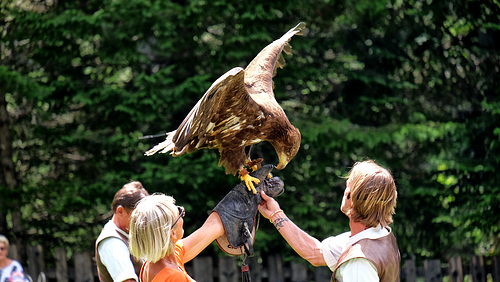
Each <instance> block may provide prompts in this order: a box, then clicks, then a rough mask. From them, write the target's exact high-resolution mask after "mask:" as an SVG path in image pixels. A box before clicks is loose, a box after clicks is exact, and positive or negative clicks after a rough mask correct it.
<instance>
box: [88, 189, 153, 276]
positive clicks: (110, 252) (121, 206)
mask: <svg viewBox="0 0 500 282" xmlns="http://www.w3.org/2000/svg"><path fill="white" fill-rule="evenodd" d="M146 196H149V194H148V192H147V191H146V189H144V187H143V186H142V184H141V183H140V182H139V181H132V182H130V183H127V184H125V185H124V186H123V187H122V188H121V189H120V190H118V192H116V194H115V197H114V198H113V203H112V205H111V209H112V211H113V217H112V218H111V220H110V221H108V223H106V225H104V228H103V229H102V231H101V234H100V235H99V237H98V238H97V240H96V243H95V246H96V251H95V253H96V263H97V272H98V276H99V280H100V281H104V282H112V281H114V282H121V281H127V282H132V281H139V278H138V275H139V271H140V269H141V266H142V261H141V260H139V259H137V258H134V257H133V256H131V255H130V251H129V248H128V244H129V238H128V232H129V223H130V215H131V214H132V211H133V210H134V208H135V206H136V204H137V202H139V201H140V200H141V199H142V198H144V197H146Z"/></svg>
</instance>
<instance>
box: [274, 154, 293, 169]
mask: <svg viewBox="0 0 500 282" xmlns="http://www.w3.org/2000/svg"><path fill="white" fill-rule="evenodd" d="M278 158H279V160H280V162H279V163H278V165H277V166H276V168H277V169H284V168H285V167H286V165H287V164H288V162H289V161H290V160H289V159H288V157H287V156H286V154H285V153H280V154H279V155H278Z"/></svg>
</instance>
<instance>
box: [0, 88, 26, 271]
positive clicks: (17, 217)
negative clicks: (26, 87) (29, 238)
mask: <svg viewBox="0 0 500 282" xmlns="http://www.w3.org/2000/svg"><path fill="white" fill-rule="evenodd" d="M0 163H1V165H2V173H1V177H2V178H1V180H0V181H1V182H0V183H1V184H2V185H5V187H7V191H6V192H7V194H8V195H10V197H9V199H5V197H1V198H0V206H1V207H2V210H1V211H0V233H2V234H9V232H8V229H7V219H6V216H7V214H8V213H9V211H10V213H11V214H12V225H13V233H14V236H15V238H14V239H15V240H14V242H15V243H16V245H17V248H18V249H17V250H18V253H19V256H20V258H21V263H24V262H26V246H25V240H24V237H25V234H26V232H25V230H24V227H23V225H22V224H21V211H20V209H19V208H15V207H16V206H17V207H19V205H16V204H15V203H16V200H18V199H19V195H18V192H17V191H18V190H17V188H18V181H17V175H16V170H15V166H14V161H13V160H12V143H11V140H10V122H9V113H8V112H7V102H6V100H5V93H4V92H3V91H1V90H0Z"/></svg>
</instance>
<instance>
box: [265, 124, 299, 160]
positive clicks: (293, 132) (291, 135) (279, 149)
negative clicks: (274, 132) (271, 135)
mask: <svg viewBox="0 0 500 282" xmlns="http://www.w3.org/2000/svg"><path fill="white" fill-rule="evenodd" d="M300 138H301V137H300V131H299V130H298V129H297V128H296V127H295V126H293V125H292V126H291V127H289V128H288V129H287V130H286V131H285V134H282V135H281V136H280V138H277V139H276V140H274V142H273V143H274V144H272V145H273V147H274V150H276V153H277V154H278V158H279V163H278V165H277V166H276V168H277V169H284V168H285V167H286V165H287V164H288V163H289V162H290V161H291V160H292V159H293V157H295V155H296V154H297V152H298V151H299V148H300Z"/></svg>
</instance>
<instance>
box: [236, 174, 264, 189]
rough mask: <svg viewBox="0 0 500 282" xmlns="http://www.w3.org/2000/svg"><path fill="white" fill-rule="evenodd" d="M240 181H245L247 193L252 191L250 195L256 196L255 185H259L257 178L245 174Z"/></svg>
mask: <svg viewBox="0 0 500 282" xmlns="http://www.w3.org/2000/svg"><path fill="white" fill-rule="evenodd" d="M240 179H241V180H242V181H245V185H246V186H247V189H248V191H252V193H254V194H257V190H255V186H254V185H253V183H255V184H259V183H260V180H259V179H258V178H255V177H253V176H250V174H245V175H242V176H241V177H240Z"/></svg>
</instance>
